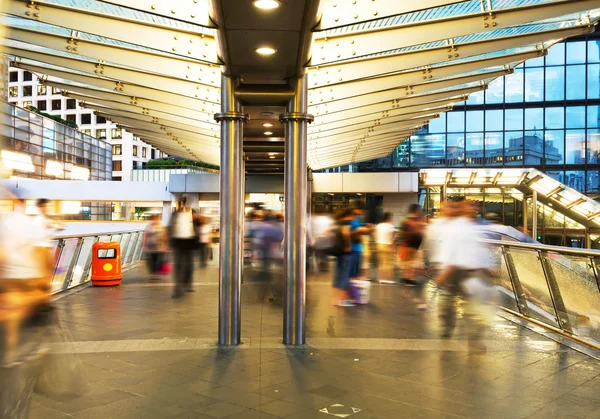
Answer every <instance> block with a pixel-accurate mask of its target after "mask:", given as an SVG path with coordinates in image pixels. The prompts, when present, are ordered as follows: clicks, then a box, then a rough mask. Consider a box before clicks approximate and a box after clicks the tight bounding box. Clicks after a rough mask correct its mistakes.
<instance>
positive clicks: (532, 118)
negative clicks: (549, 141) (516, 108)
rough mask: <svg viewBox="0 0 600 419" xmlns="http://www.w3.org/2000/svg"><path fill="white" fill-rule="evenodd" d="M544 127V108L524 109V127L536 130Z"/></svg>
mask: <svg viewBox="0 0 600 419" xmlns="http://www.w3.org/2000/svg"><path fill="white" fill-rule="evenodd" d="M543 127H544V110H543V109H542V108H531V109H525V129H526V130H536V129H542V128H543Z"/></svg>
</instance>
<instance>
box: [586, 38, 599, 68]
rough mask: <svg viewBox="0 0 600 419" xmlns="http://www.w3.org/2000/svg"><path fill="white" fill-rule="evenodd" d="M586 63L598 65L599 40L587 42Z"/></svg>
mask: <svg viewBox="0 0 600 419" xmlns="http://www.w3.org/2000/svg"><path fill="white" fill-rule="evenodd" d="M587 62H588V63H600V40H599V39H594V40H592V41H588V56H587Z"/></svg>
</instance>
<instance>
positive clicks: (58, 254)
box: [50, 239, 65, 286]
mask: <svg viewBox="0 0 600 419" xmlns="http://www.w3.org/2000/svg"><path fill="white" fill-rule="evenodd" d="M64 247H65V239H58V245H57V249H56V250H57V252H56V254H55V258H56V262H54V271H53V272H52V278H50V286H52V284H53V283H54V277H55V276H56V271H57V270H58V265H59V264H60V258H61V256H62V252H63V248H64Z"/></svg>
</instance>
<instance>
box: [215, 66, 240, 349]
mask: <svg viewBox="0 0 600 419" xmlns="http://www.w3.org/2000/svg"><path fill="white" fill-rule="evenodd" d="M235 84H236V80H235V79H233V78H231V77H227V76H225V75H223V76H222V82H221V111H222V112H221V113H218V114H215V120H216V121H218V122H220V123H221V170H220V187H221V188H220V191H221V192H220V201H221V220H220V240H219V249H220V251H219V345H239V344H240V339H241V333H240V332H241V327H242V325H241V309H240V294H241V281H242V267H243V246H242V244H243V243H242V239H241V237H243V235H244V234H243V227H244V225H243V223H244V191H243V189H242V188H243V185H244V170H243V135H242V128H243V126H242V124H243V122H244V121H245V120H246V119H247V117H246V115H244V114H243V113H242V112H241V110H242V108H241V105H240V104H239V103H238V102H237V101H236V99H235V97H234V90H235Z"/></svg>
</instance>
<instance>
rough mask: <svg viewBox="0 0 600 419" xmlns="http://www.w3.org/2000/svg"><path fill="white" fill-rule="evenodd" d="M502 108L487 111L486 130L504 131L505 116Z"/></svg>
mask: <svg viewBox="0 0 600 419" xmlns="http://www.w3.org/2000/svg"><path fill="white" fill-rule="evenodd" d="M502 112H503V111H502V110H497V111H485V130H486V131H502V130H503V129H504V124H503V122H504V118H503V115H502Z"/></svg>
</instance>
